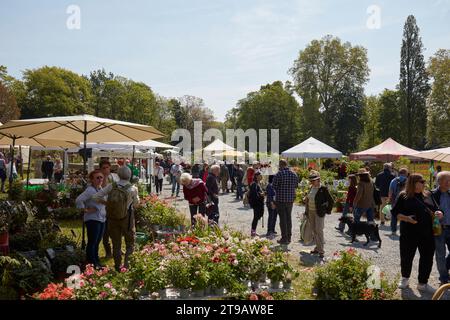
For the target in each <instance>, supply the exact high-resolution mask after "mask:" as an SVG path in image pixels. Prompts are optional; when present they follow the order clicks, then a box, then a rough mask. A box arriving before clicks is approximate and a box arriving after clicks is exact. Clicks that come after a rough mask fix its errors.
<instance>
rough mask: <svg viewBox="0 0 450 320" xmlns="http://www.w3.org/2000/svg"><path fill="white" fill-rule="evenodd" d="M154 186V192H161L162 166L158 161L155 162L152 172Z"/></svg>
mask: <svg viewBox="0 0 450 320" xmlns="http://www.w3.org/2000/svg"><path fill="white" fill-rule="evenodd" d="M153 176H154V179H155V186H156V194H158V195H159V194H160V193H161V192H162V185H163V180H164V168H163V167H161V166H160V165H159V162H156V163H155V172H154V173H153Z"/></svg>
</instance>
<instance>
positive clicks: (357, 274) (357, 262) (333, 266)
mask: <svg viewBox="0 0 450 320" xmlns="http://www.w3.org/2000/svg"><path fill="white" fill-rule="evenodd" d="M370 266H371V262H370V261H369V260H366V259H364V258H363V257H362V256H361V255H360V254H358V253H357V252H356V250H354V249H349V250H347V251H341V252H339V253H336V254H335V257H334V259H333V260H332V261H330V262H328V263H326V264H324V265H323V266H321V267H319V268H317V270H316V275H315V282H314V286H315V288H316V290H317V296H318V298H319V299H329V300H361V299H370V300H374V299H380V300H383V299H392V297H393V296H394V292H395V290H396V288H397V287H396V285H395V282H394V281H393V282H390V281H388V280H387V279H386V278H385V277H384V275H383V274H380V289H369V288H368V285H367V283H368V279H369V276H370V275H369V274H368V271H369V267H370Z"/></svg>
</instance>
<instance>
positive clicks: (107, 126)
mask: <svg viewBox="0 0 450 320" xmlns="http://www.w3.org/2000/svg"><path fill="white" fill-rule="evenodd" d="M0 133H3V134H7V135H10V136H11V137H13V142H15V139H16V138H17V137H27V138H33V139H53V140H65V141H66V140H69V141H83V146H84V156H83V173H84V174H86V162H87V152H86V151H87V150H86V144H87V143H88V142H108V141H117V142H132V141H143V140H149V139H156V138H161V137H163V136H164V135H163V134H162V133H161V132H159V131H158V130H156V129H155V128H153V127H151V126H145V125H142V124H137V123H131V122H124V121H118V120H112V119H104V118H98V117H94V116H91V115H80V116H69V117H53V118H39V119H27V120H12V121H9V122H8V123H6V124H5V125H3V126H1V127H0ZM82 247H83V248H84V247H85V241H84V223H83V239H82Z"/></svg>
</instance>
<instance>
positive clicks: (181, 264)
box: [166, 257, 191, 299]
mask: <svg viewBox="0 0 450 320" xmlns="http://www.w3.org/2000/svg"><path fill="white" fill-rule="evenodd" d="M166 272H167V273H166V274H167V277H168V279H169V282H170V283H171V284H172V286H173V287H174V288H176V289H178V291H179V294H180V298H181V299H186V298H188V297H189V288H190V287H191V279H190V277H191V273H190V270H189V262H188V261H187V259H183V258H180V257H176V258H174V259H172V260H170V261H169V262H168V264H167V269H166Z"/></svg>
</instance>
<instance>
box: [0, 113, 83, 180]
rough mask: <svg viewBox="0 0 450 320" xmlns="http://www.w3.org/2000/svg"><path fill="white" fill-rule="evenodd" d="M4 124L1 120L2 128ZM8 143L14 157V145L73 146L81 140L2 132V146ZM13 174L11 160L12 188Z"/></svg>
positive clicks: (29, 152)
mask: <svg viewBox="0 0 450 320" xmlns="http://www.w3.org/2000/svg"><path fill="white" fill-rule="evenodd" d="M3 127H4V126H3V125H2V123H1V122H0V129H2V128H3ZM2 145H8V146H10V147H11V157H12V159H14V147H15V146H27V147H55V148H73V147H76V146H78V145H79V142H74V141H65V140H51V139H38V138H26V137H23V136H20V135H15V134H11V133H8V132H0V146H2ZM28 158H29V159H31V148H29V151H28ZM30 163H31V161H30V160H28V171H27V186H28V181H29V179H30ZM12 174H13V161H11V170H10V176H9V183H10V186H9V187H10V188H11V181H12Z"/></svg>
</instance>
